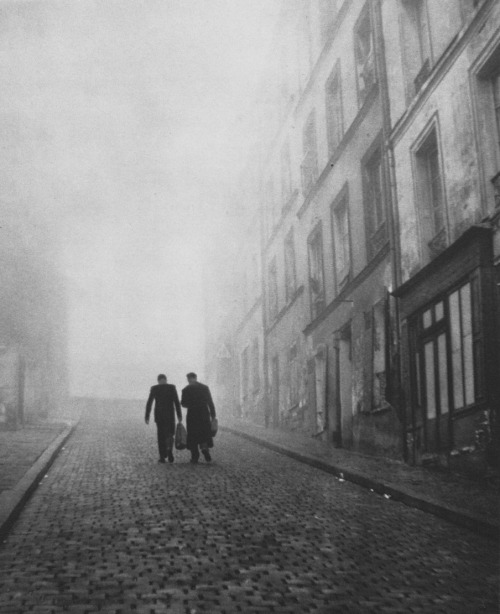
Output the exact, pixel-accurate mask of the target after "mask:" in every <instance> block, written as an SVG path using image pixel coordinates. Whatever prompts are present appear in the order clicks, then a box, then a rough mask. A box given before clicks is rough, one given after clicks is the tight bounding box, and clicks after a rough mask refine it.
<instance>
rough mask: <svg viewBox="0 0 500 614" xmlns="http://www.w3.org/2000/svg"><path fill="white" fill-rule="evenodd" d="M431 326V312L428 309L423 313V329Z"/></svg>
mask: <svg viewBox="0 0 500 614" xmlns="http://www.w3.org/2000/svg"><path fill="white" fill-rule="evenodd" d="M431 324H432V311H431V310H430V309H428V310H427V311H425V312H424V328H429V326H430V325H431Z"/></svg>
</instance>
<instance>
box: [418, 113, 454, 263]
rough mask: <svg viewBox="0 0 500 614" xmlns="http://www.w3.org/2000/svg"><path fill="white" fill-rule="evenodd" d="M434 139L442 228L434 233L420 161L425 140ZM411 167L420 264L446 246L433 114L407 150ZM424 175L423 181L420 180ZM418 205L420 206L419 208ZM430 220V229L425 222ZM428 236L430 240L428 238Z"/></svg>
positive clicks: (436, 123) (439, 156)
mask: <svg viewBox="0 0 500 614" xmlns="http://www.w3.org/2000/svg"><path fill="white" fill-rule="evenodd" d="M431 138H434V139H435V144H436V149H437V160H438V164H439V176H440V184H441V185H440V187H441V195H442V217H443V226H442V228H440V229H438V230H436V228H435V225H434V207H433V205H432V204H431V202H430V200H431V198H430V191H429V187H428V171H427V164H426V165H425V166H426V170H425V171H423V170H422V168H423V164H422V161H423V159H424V157H425V149H426V148H428V147H429V146H428V141H429V139H431ZM410 151H411V163H412V173H413V198H414V208H415V212H416V214H417V220H418V229H419V238H420V241H419V243H420V252H421V256H422V260H423V261H425V260H432V259H433V258H435V257H436V256H437V255H439V254H440V253H441V252H442V251H443V250H444V249H446V247H447V246H448V241H449V212H448V202H447V195H446V177H445V172H444V160H443V148H442V145H441V132H440V129H439V117H438V114H437V113H435V114H434V115H433V117H431V119H430V120H429V122H428V123H427V125H426V126H425V127H424V129H423V130H422V131H421V133H420V135H419V136H418V138H417V139H416V140H415V141H414V143H413V145H412V146H411V149H410ZM424 172H425V177H424ZM418 203H424V206H423V207H422V206H421V207H419V206H418ZM431 218H432V225H431V224H430V223H429V220H430V219H431ZM431 235H432V236H431Z"/></svg>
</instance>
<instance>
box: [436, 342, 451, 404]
mask: <svg viewBox="0 0 500 614" xmlns="http://www.w3.org/2000/svg"><path fill="white" fill-rule="evenodd" d="M438 361H439V395H440V399H441V415H443V414H446V413H448V411H449V409H450V407H449V405H450V404H449V401H448V363H447V359H446V337H445V335H444V334H443V335H439V337H438Z"/></svg>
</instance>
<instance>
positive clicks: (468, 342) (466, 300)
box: [460, 284, 475, 405]
mask: <svg viewBox="0 0 500 614" xmlns="http://www.w3.org/2000/svg"><path fill="white" fill-rule="evenodd" d="M460 299H461V305H462V345H463V358H464V361H463V364H464V383H465V405H470V404H472V403H474V398H475V394H474V358H473V351H472V302H471V292H470V284H466V285H465V286H463V287H462V288H461V289H460Z"/></svg>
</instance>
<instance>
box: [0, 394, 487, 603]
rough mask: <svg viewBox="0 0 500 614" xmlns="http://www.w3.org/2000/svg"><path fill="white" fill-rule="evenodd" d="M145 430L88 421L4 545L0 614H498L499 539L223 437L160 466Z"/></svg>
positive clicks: (116, 418)
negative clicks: (207, 459) (195, 460)
mask: <svg viewBox="0 0 500 614" xmlns="http://www.w3.org/2000/svg"><path fill="white" fill-rule="evenodd" d="M155 438H156V433H155V427H154V425H150V426H149V427H146V426H145V425H144V423H143V408H142V407H140V406H138V407H137V412H136V415H133V414H131V413H130V412H129V411H128V410H126V409H125V408H124V407H120V405H119V404H117V405H116V408H115V409H113V410H111V411H109V410H107V411H106V413H100V412H99V411H91V412H88V413H86V414H84V415H83V417H82V419H81V421H80V424H79V426H78V427H77V429H76V431H75V432H74V434H73V436H72V437H71V438H70V439H69V440H68V442H67V444H66V447H65V449H63V451H62V453H61V455H60V456H59V458H58V459H57V460H56V462H55V463H54V465H53V466H52V468H51V470H50V471H49V473H48V475H47V476H46V477H45V478H44V479H43V481H42V483H41V485H40V487H39V488H38V490H37V491H36V492H35V494H34V496H33V497H32V499H31V500H30V501H29V502H28V504H27V506H26V508H25V510H24V511H23V513H22V515H21V518H20V519H19V521H18V522H17V524H16V525H15V526H14V528H13V530H12V532H11V533H10V535H9V536H8V538H7V540H6V542H5V543H4V544H3V545H2V546H1V548H0V612H1V613H2V614H10V613H14V612H18V613H25V612H40V613H41V612H44V613H49V612H63V613H73V612H75V613H76V612H78V613H82V614H83V613H84V612H97V611H101V612H110V613H111V612H113V613H114V612H116V613H118V612H123V613H125V612H141V613H146V612H147V613H156V612H171V613H173V614H184V613H186V614H188V613H190V614H195V613H202V612H208V613H212V614H219V613H221V614H222V613H233V612H243V613H247V614H254V613H257V612H260V613H273V612H276V613H280V614H285V613H295V612H300V613H308V612H323V613H340V614H343V613H348V612H354V613H358V612H359V613H363V612H370V613H371V612H400V613H406V612H421V613H425V614H434V613H448V612H449V613H452V612H453V613H456V612H464V613H474V614H476V613H480V612H488V613H490V612H491V613H494V612H497V611H498V601H497V598H498V592H497V591H498V585H497V575H496V574H497V569H496V564H497V556H498V545H497V544H495V543H494V542H493V541H492V540H487V539H486V538H483V537H480V536H478V535H475V534H473V533H470V532H468V531H466V530H463V529H460V528H458V527H456V526H454V525H451V524H448V523H446V522H445V521H442V520H439V519H437V518H435V517H434V516H431V515H427V514H424V513H423V512H420V511H417V510H414V509H411V508H408V507H406V506H404V505H403V504H400V503H396V502H394V501H391V500H388V499H385V498H384V497H382V496H379V495H376V494H374V493H371V492H370V491H368V490H365V489H362V488H360V487H358V486H355V485H353V484H350V483H348V482H342V481H341V480H337V479H335V478H333V477H332V476H331V475H328V474H326V473H323V472H321V471H318V470H316V469H313V468H311V467H308V466H306V465H303V464H301V463H299V462H296V461H293V460H290V459H289V458H287V457H285V456H281V455H279V454H277V453H274V452H272V451H270V450H267V449H264V448H261V447H259V446H258V445H256V444H253V443H251V442H248V441H245V440H243V439H240V438H238V437H237V436H235V435H230V434H228V433H224V432H222V433H219V435H218V436H217V438H216V440H215V448H214V451H213V457H214V462H213V463H212V464H211V465H207V464H206V463H204V462H203V461H201V462H200V464H199V465H198V466H193V465H191V464H189V462H188V459H189V454H188V453H187V452H180V453H179V452H177V453H176V459H175V463H174V464H173V465H168V464H167V465H160V464H158V463H157V455H156V441H155Z"/></svg>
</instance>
